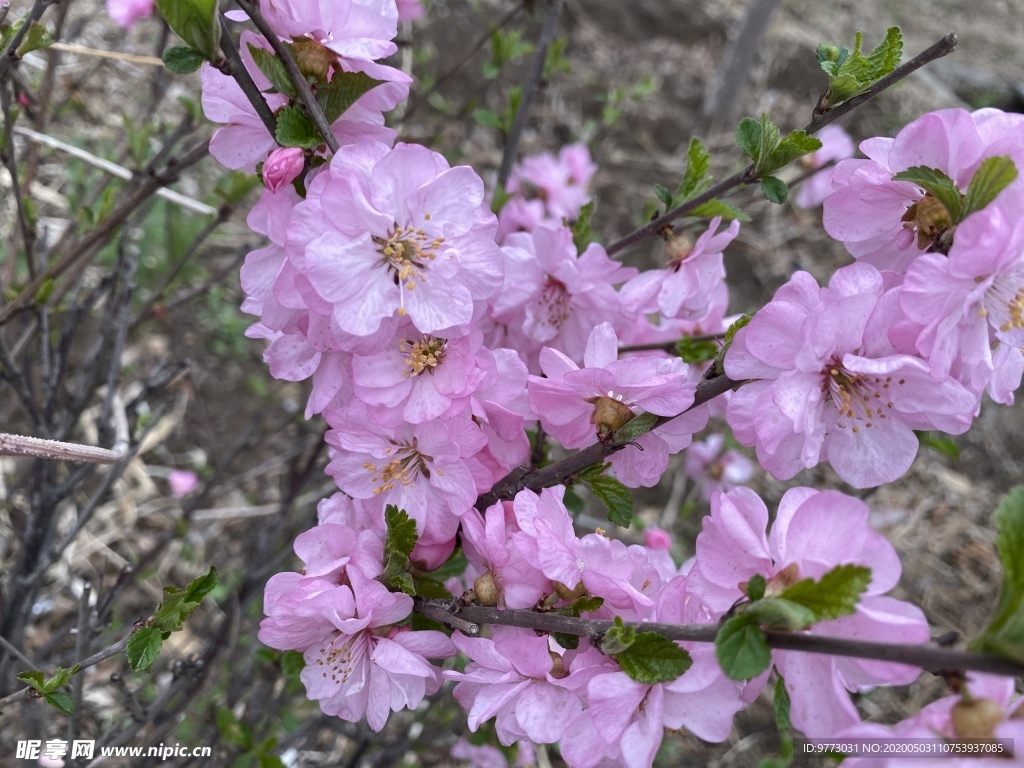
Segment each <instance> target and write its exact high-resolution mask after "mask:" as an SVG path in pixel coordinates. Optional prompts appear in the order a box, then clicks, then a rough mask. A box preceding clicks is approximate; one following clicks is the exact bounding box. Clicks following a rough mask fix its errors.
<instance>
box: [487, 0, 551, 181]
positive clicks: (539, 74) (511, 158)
mask: <svg viewBox="0 0 1024 768" xmlns="http://www.w3.org/2000/svg"><path fill="white" fill-rule="evenodd" d="M548 2H549V3H550V5H549V7H548V13H547V16H545V17H544V26H543V27H542V28H541V31H540V39H539V40H538V41H537V50H536V52H535V53H534V54H533V66H532V67H531V68H530V76H529V78H528V79H527V81H526V86H525V87H524V88H523V93H522V96H521V97H520V99H519V107H518V108H517V109H516V116H515V118H514V119H513V121H512V128H511V130H509V132H508V139H507V140H506V141H505V151H504V152H503V153H502V155H501V168H500V169H499V170H498V189H504V188H505V185H506V184H507V183H508V177H509V175H511V173H512V165H513V164H514V163H515V161H516V155H517V153H518V151H519V139H520V138H522V135H523V129H524V128H526V121H527V120H529V119H530V107H532V106H533V98H534V97H535V96H536V95H537V91H538V90H540V84H541V80H542V79H543V78H544V64H545V62H546V61H547V58H548V49H549V48H550V47H551V43H553V42H554V40H555V32H556V31H558V19H559V17H560V16H561V15H562V6H564V5H565V0H548Z"/></svg>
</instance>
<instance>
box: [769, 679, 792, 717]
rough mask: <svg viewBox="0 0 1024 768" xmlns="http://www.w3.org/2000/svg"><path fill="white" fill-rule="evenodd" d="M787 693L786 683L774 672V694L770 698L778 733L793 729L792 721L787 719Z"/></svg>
mask: <svg viewBox="0 0 1024 768" xmlns="http://www.w3.org/2000/svg"><path fill="white" fill-rule="evenodd" d="M789 704H790V702H789V691H787V690H786V681H785V680H783V679H782V675H780V674H779V671H778V670H775V694H774V696H772V708H773V709H774V710H775V727H776V728H778V729H779V730H780V731H790V730H792V729H793V721H792V720H790V718H789Z"/></svg>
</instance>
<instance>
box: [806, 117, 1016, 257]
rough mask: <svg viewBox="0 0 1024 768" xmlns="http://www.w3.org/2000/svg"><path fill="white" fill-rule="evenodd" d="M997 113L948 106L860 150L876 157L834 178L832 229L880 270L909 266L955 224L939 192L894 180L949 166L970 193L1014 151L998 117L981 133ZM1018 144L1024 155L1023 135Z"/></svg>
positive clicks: (828, 214)
mask: <svg viewBox="0 0 1024 768" xmlns="http://www.w3.org/2000/svg"><path fill="white" fill-rule="evenodd" d="M991 118H992V114H991V111H989V110H982V112H980V113H974V114H973V115H972V114H971V113H969V112H966V111H965V110H962V109H945V110H940V111H938V112H932V113H929V114H927V115H924V116H923V117H920V118H918V119H917V120H915V121H914V122H912V123H910V124H909V125H907V126H906V127H905V128H903V130H901V131H900V132H899V133H898V134H897V135H896V138H895V139H886V138H874V139H868V140H867V141H865V142H862V143H861V145H860V150H861V152H863V153H864V154H865V155H867V158H868V159H866V160H843V161H842V162H840V163H839V164H838V165H837V166H836V168H835V171H834V173H833V175H832V186H833V188H834V189H835V192H834V193H833V194H832V195H830V196H829V197H828V199H826V200H825V209H824V215H823V223H824V225H825V231H826V232H828V233H829V234H830V235H831V236H832V237H834V238H835V239H836V240H840V241H842V243H843V244H844V245H845V246H846V249H847V250H848V251H849V252H850V253H851V254H853V256H854V257H855V258H857V259H861V260H862V261H864V262H866V263H868V264H872V265H874V266H876V267H878V268H879V269H892V270H896V271H899V272H903V271H905V270H906V268H907V267H908V266H909V265H910V263H911V262H912V261H913V260H914V259H915V258H917V257H918V256H919V255H920V254H921V253H923V252H924V251H925V250H927V249H928V248H929V247H931V246H932V245H933V243H934V242H936V238H942V237H943V236H944V234H948V233H947V232H946V230H948V229H949V228H950V227H951V226H952V222H950V221H948V215H945V214H944V213H943V211H944V209H943V208H942V206H941V204H940V203H938V201H937V200H936V199H935V198H934V197H933V196H932V195H931V194H928V195H925V192H924V190H922V189H921V188H920V187H918V186H916V185H915V184H913V183H911V182H909V181H893V179H892V177H893V176H894V175H895V174H897V173H899V172H901V171H905V170H907V169H908V168H911V167H914V166H925V167H927V168H935V169H937V170H939V171H941V172H942V173H944V174H945V175H946V176H948V177H949V178H951V179H952V180H953V182H954V183H955V184H956V185H957V187H958V188H959V189H960V191H965V190H966V189H967V186H968V184H969V183H970V180H971V178H972V177H973V175H974V172H975V170H977V168H978V166H979V165H980V163H981V161H982V160H983V159H984V158H986V157H992V156H995V155H998V154H1004V153H1005V152H1006V151H1007V146H1006V141H1003V142H999V141H996V140H995V139H997V138H1002V136H1003V134H1004V133H1005V132H1000V130H999V129H998V127H997V126H998V121H997V122H996V123H993V125H992V127H991V128H990V129H989V134H990V135H987V136H986V137H985V138H983V137H982V135H981V132H980V126H979V125H978V123H979V122H984V121H985V120H987V119H991ZM1010 141H1011V142H1012V141H1013V140H1012V139H1011V140H1010ZM986 144H988V145H989V146H986ZM1016 145H1017V147H1018V151H1019V152H1021V153H1022V154H1024V147H1021V146H1020V145H1021V142H1020V139H1019V134H1018V138H1017V139H1016ZM944 218H945V221H943V219H944Z"/></svg>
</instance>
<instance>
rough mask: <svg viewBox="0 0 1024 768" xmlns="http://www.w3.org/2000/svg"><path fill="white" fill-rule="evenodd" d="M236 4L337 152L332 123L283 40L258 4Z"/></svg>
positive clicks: (238, 1) (320, 130) (243, 2)
mask: <svg viewBox="0 0 1024 768" xmlns="http://www.w3.org/2000/svg"><path fill="white" fill-rule="evenodd" d="M236 2H237V3H238V7H239V8H241V9H242V10H243V11H245V12H246V13H247V14H249V18H250V19H252V23H253V24H255V25H256V29H258V30H259V31H260V33H262V35H263V36H264V37H265V38H266V39H267V42H268V43H270V47H271V48H273V49H274V53H276V54H277V57H278V58H279V59H281V63H282V64H284V68H285V70H287V72H288V76H289V77H291V79H292V83H293V84H294V85H295V90H296V91H298V94H299V101H301V102H302V106H304V107H305V108H306V114H308V115H309V117H310V119H312V121H313V124H314V125H316V129H317V130H318V131H319V132H320V136H322V137H323V140H324V141H325V142H326V143H327V146H328V147H330V148H331V152H337V151H338V148H339V146H340V145H339V144H338V139H337V137H336V136H335V135H334V131H332V130H331V126H330V123H328V122H327V116H326V115H324V111H323V110H322V109H321V108H320V103H319V102H318V101H317V100H316V96H314V95H313V89H312V88H310V87H309V82H308V81H307V80H306V78H305V77H304V76H303V74H302V72H300V71H299V65H298V64H296V63H295V58H294V57H293V56H292V54H291V51H289V50H288V48H286V47H285V45H284V43H282V42H281V38H279V37H278V36H277V33H276V32H274V28H273V27H271V26H270V24H269V23H268V22H267V20H266V19H265V18H264V17H263V14H262V13H261V12H260V8H259V5H258V4H257V3H252V2H250V1H249V0H236Z"/></svg>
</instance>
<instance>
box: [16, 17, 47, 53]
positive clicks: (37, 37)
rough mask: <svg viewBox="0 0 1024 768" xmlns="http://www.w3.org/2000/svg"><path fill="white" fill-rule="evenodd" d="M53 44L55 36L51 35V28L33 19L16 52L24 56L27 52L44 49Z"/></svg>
mask: <svg viewBox="0 0 1024 768" xmlns="http://www.w3.org/2000/svg"><path fill="white" fill-rule="evenodd" d="M52 44H53V38H52V37H51V36H50V30H48V29H47V28H46V27H44V26H43V25H42V24H40V23H39V22H38V21H33V22H32V24H31V26H29V28H28V31H27V32H26V33H25V36H24V37H23V38H21V45H19V46H18V50H17V51H16V52H15V53H16V55H18V56H24V55H25V54H26V53H31V52H32V51H39V50H42V49H43V48H47V47H49V46H50V45H52Z"/></svg>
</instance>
